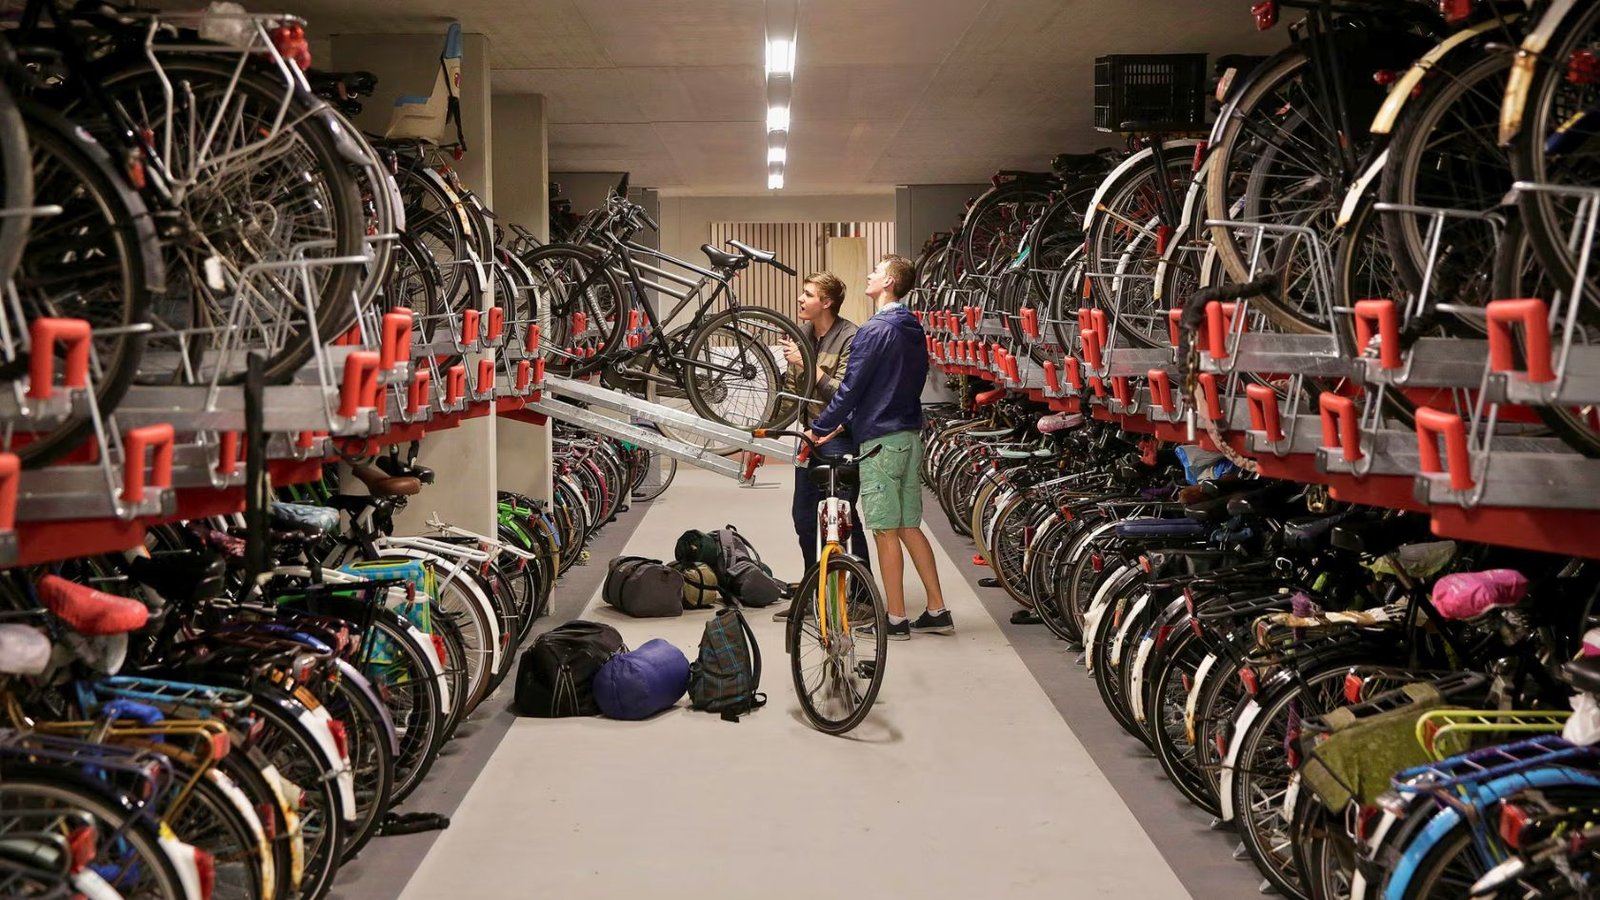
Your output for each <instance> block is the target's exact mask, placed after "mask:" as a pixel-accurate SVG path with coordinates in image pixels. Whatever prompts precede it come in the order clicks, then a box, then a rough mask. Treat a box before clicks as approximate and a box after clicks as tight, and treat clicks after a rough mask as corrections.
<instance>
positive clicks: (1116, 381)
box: [1111, 375, 1133, 408]
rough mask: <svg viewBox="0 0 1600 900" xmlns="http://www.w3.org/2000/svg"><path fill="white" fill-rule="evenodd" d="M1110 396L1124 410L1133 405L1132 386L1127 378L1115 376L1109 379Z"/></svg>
mask: <svg viewBox="0 0 1600 900" xmlns="http://www.w3.org/2000/svg"><path fill="white" fill-rule="evenodd" d="M1111 396H1113V397H1115V398H1117V402H1118V403H1121V404H1122V405H1123V407H1124V408H1126V407H1129V406H1132V405H1133V385H1132V384H1130V383H1129V382H1128V376H1126V375H1117V376H1115V377H1114V378H1112V379H1111Z"/></svg>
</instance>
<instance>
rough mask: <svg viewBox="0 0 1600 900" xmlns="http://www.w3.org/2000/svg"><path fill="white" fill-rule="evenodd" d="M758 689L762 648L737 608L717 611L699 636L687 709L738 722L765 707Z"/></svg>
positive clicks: (691, 674)
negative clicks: (743, 716) (690, 708)
mask: <svg viewBox="0 0 1600 900" xmlns="http://www.w3.org/2000/svg"><path fill="white" fill-rule="evenodd" d="M760 688H761V646H760V645H759V644H757V643H756V636H755V633H754V632H752V631H751V630H750V623H749V622H746V621H745V618H744V613H741V612H739V608H738V607H736V606H729V607H725V608H723V609H719V610H717V613H716V615H714V616H712V617H711V621H709V622H707V623H706V630H705V633H704V634H702V635H701V636H700V655H699V657H698V658H697V659H696V660H695V662H694V663H693V664H692V665H690V666H689V705H690V706H692V707H694V708H695V709H703V710H706V711H707V712H714V713H721V714H722V718H723V720H724V721H727V722H737V721H739V717H740V716H741V715H744V714H745V713H748V712H751V711H753V710H756V709H759V708H760V707H762V706H765V705H766V703H767V695H766V694H763V693H760V692H759V690H760Z"/></svg>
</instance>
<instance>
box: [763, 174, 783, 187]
mask: <svg viewBox="0 0 1600 900" xmlns="http://www.w3.org/2000/svg"><path fill="white" fill-rule="evenodd" d="M767 190H769V191H781V190H783V173H782V172H773V173H772V174H771V175H768V176H767Z"/></svg>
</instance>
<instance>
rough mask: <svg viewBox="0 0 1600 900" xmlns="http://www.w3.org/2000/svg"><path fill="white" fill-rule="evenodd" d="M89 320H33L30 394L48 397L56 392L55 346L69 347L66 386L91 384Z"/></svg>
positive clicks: (31, 330) (35, 396)
mask: <svg viewBox="0 0 1600 900" xmlns="http://www.w3.org/2000/svg"><path fill="white" fill-rule="evenodd" d="M91 334H92V331H91V329H90V328H89V323H88V322H85V321H84V320H82V319H52V318H45V319H34V320H33V325H32V326H30V327H29V329H28V338H29V340H30V341H31V346H30V348H29V354H30V355H29V357H28V397H30V398H31V399H34V400H48V399H49V398H50V397H51V395H53V394H54V393H55V380H56V378H55V374H56V346H57V345H58V344H59V345H61V346H63V347H65V348H67V365H66V372H65V382H66V386H67V387H68V388H70V389H78V388H86V387H88V386H89V338H90V336H91Z"/></svg>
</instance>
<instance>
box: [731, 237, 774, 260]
mask: <svg viewBox="0 0 1600 900" xmlns="http://www.w3.org/2000/svg"><path fill="white" fill-rule="evenodd" d="M728 245H729V246H730V247H732V248H733V249H735V250H737V251H739V252H740V253H743V254H744V255H745V256H748V257H750V258H751V259H753V260H755V261H756V262H763V263H766V262H772V261H773V260H775V259H777V258H778V254H776V253H774V252H772V251H771V250H757V249H756V248H754V247H752V246H750V245H749V244H746V243H744V242H743V241H735V240H729V241H728Z"/></svg>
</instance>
